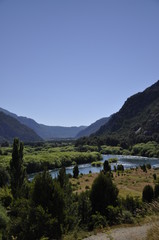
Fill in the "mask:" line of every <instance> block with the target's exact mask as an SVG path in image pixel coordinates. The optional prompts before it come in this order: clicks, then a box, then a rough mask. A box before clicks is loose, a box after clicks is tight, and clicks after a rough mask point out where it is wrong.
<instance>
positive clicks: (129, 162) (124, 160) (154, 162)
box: [28, 155, 159, 180]
mask: <svg viewBox="0 0 159 240" xmlns="http://www.w3.org/2000/svg"><path fill="white" fill-rule="evenodd" d="M110 158H117V159H118V162H117V163H111V164H110V165H111V168H112V170H113V169H114V166H116V165H118V164H122V165H123V166H124V168H125V169H130V168H135V167H139V166H141V165H143V164H151V167H152V168H159V159H157V158H146V157H139V156H123V155H103V159H102V160H101V162H104V161H105V160H108V159H110ZM73 168H74V166H70V167H66V173H67V174H68V173H70V174H72V173H73ZM78 168H79V174H80V173H82V174H88V173H89V172H92V173H98V172H100V171H101V170H102V169H103V166H100V167H95V166H92V165H91V163H87V164H80V165H78ZM58 172H59V169H54V170H51V171H50V174H51V176H52V178H55V177H57V176H58ZM34 177H35V173H34V174H30V175H29V176H28V178H29V180H32V179H33V178H34Z"/></svg>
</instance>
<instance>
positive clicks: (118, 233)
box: [84, 223, 152, 240]
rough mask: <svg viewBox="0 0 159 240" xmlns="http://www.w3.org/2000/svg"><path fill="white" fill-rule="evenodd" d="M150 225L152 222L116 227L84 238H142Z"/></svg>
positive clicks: (87, 239) (88, 239) (114, 239)
mask: <svg viewBox="0 0 159 240" xmlns="http://www.w3.org/2000/svg"><path fill="white" fill-rule="evenodd" d="M150 227H152V224H150V223H149V224H144V225H142V226H135V227H122V228H116V229H112V230H110V231H107V232H105V233H98V234H97V235H93V236H90V237H88V238H85V239H84V240H129V239H130V240H144V239H145V238H146V234H147V230H149V229H150Z"/></svg>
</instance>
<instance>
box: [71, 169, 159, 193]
mask: <svg viewBox="0 0 159 240" xmlns="http://www.w3.org/2000/svg"><path fill="white" fill-rule="evenodd" d="M154 173H156V175H157V176H159V169H158V170H154V169H150V170H148V171H147V173H145V172H143V171H142V170H141V169H140V168H139V169H137V170H126V171H125V172H124V173H123V174H121V173H120V175H119V176H118V174H117V173H113V182H114V183H115V184H116V186H117V187H118V189H119V196H121V197H126V195H128V194H129V195H132V196H134V197H135V196H139V197H141V196H142V191H143V188H144V187H145V185H147V184H150V185H151V186H153V187H154V179H153V174H154ZM97 176H98V173H91V174H87V175H83V176H81V175H80V176H79V177H78V179H74V178H72V179H70V181H71V183H72V184H73V186H78V188H74V192H77V193H80V192H82V191H86V190H87V189H90V188H91V186H92V183H93V181H94V179H95V178H96V177H97Z"/></svg>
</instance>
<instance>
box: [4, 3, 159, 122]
mask: <svg viewBox="0 0 159 240" xmlns="http://www.w3.org/2000/svg"><path fill="white" fill-rule="evenodd" d="M158 79H159V0H26V1H24V0H0V83H1V84H0V89H1V91H0V107H2V108H5V109H7V110H9V111H11V112H14V113H16V114H18V115H22V116H27V117H30V118H33V119H35V120H36V121H37V122H39V123H44V124H48V125H62V126H75V125H76V126H79V125H89V124H90V123H92V122H94V121H96V120H97V119H99V118H101V117H106V116H109V115H110V114H112V113H115V112H117V111H118V110H119V109H120V108H121V106H122V105H123V103H124V102H125V101H126V99H127V98H128V97H129V96H131V95H132V94H135V93H137V92H139V91H143V90H144V89H145V88H146V87H148V86H150V85H152V84H153V83H155V82H156V81H157V80H158Z"/></svg>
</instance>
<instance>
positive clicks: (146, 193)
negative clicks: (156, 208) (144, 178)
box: [142, 185, 154, 202]
mask: <svg viewBox="0 0 159 240" xmlns="http://www.w3.org/2000/svg"><path fill="white" fill-rule="evenodd" d="M153 197H154V191H153V188H152V186H150V185H146V186H145V187H144V189H143V192H142V200H143V202H152V199H153Z"/></svg>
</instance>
